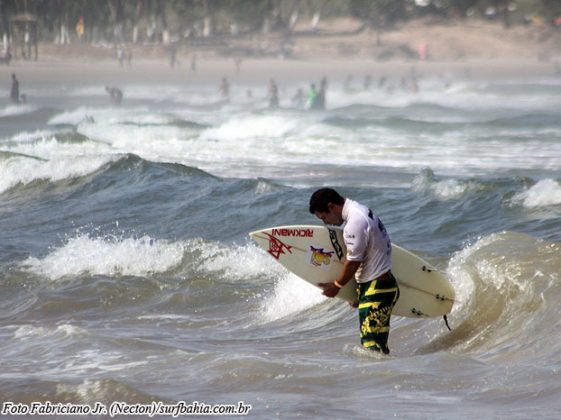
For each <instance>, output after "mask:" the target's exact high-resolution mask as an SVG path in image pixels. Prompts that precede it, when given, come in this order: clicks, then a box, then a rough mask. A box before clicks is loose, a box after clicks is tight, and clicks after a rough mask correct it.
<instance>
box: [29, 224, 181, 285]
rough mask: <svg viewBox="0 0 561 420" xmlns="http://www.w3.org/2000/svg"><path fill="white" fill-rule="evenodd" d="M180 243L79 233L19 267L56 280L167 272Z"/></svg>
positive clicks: (178, 253)
mask: <svg viewBox="0 0 561 420" xmlns="http://www.w3.org/2000/svg"><path fill="white" fill-rule="evenodd" d="M183 253H184V245H183V244H182V243H178V242H168V241H166V240H160V241H155V240H153V239H152V238H150V237H149V236H143V237H141V238H138V239H137V238H118V237H102V238H92V237H90V236H89V235H87V234H80V235H78V236H76V237H73V238H70V239H69V240H68V241H67V242H66V243H64V244H63V245H62V246H61V247H60V248H57V249H54V250H53V251H52V252H51V253H50V254H48V255H47V256H45V257H44V258H35V257H29V258H27V259H26V260H25V261H23V262H22V263H21V265H22V267H23V268H24V269H25V270H27V271H29V272H31V273H33V274H36V275H37V276H43V277H47V278H49V279H51V280H57V279H61V278H64V277H66V276H76V275H81V274H84V273H88V274H90V275H107V276H120V275H124V276H144V275H147V274H150V273H161V272H165V271H168V270H170V269H172V268H174V267H176V266H178V265H179V264H180V263H181V260H182V258H183Z"/></svg>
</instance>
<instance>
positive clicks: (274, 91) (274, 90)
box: [267, 79, 279, 109]
mask: <svg viewBox="0 0 561 420" xmlns="http://www.w3.org/2000/svg"><path fill="white" fill-rule="evenodd" d="M267 97H268V98H269V108H271V109H275V108H278V107H279V88H278V86H277V83H276V82H275V81H274V80H273V79H271V80H269V91H268V94H267Z"/></svg>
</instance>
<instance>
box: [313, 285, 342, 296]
mask: <svg viewBox="0 0 561 420" xmlns="http://www.w3.org/2000/svg"><path fill="white" fill-rule="evenodd" d="M318 286H319V287H321V288H322V289H323V294H324V296H327V297H330V298H333V297H335V296H337V293H339V290H341V289H339V288H338V287H337V286H335V284H333V283H319V284H318Z"/></svg>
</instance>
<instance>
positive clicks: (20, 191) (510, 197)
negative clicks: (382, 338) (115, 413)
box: [0, 73, 561, 419]
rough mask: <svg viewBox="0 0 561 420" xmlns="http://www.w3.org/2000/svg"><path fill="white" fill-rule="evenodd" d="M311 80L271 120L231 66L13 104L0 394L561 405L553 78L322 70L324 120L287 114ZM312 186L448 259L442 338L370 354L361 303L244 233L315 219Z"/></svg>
mask: <svg viewBox="0 0 561 420" xmlns="http://www.w3.org/2000/svg"><path fill="white" fill-rule="evenodd" d="M327 76H328V78H329V74H327ZM318 79H319V77H318ZM20 82H21V81H20ZM309 82H310V81H309V80H302V81H301V82H300V83H292V84H290V85H284V86H282V85H281V86H280V105H281V109H277V110H269V109H268V108H267V100H266V85H263V86H261V85H247V84H246V85H243V84H236V81H235V80H232V81H231V92H230V99H229V101H226V100H224V99H223V98H221V97H220V94H219V92H218V88H217V86H218V83H219V81H218V80H217V81H216V83H215V84H212V83H209V84H199V83H194V82H190V83H184V84H179V83H175V84H174V83H169V84H167V83H161V84H159V85H154V84H142V83H130V84H122V85H121V86H120V87H121V89H122V90H123V92H124V100H123V103H122V104H121V105H120V106H115V105H111V104H110V103H109V99H108V96H107V94H106V92H105V90H104V86H102V85H99V84H94V83H91V84H78V83H60V84H49V85H47V84H44V83H40V82H38V81H35V82H27V83H23V82H22V86H21V90H22V92H25V93H26V94H27V97H28V101H27V103H26V104H25V105H20V106H15V105H11V104H9V103H8V101H7V99H6V98H5V97H3V98H1V99H0V296H1V299H0V366H1V368H0V400H1V401H2V403H3V404H4V403H6V402H12V403H14V404H18V403H19V404H22V406H23V407H26V406H27V407H30V404H31V403H32V402H43V403H46V401H49V402H51V403H52V404H57V403H63V404H71V405H79V404H83V405H84V404H85V405H90V406H94V405H95V404H96V403H101V404H103V405H104V406H106V407H107V408H109V407H110V406H111V404H112V403H114V402H116V401H118V402H124V403H127V404H131V406H133V407H135V406H134V404H137V406H136V407H142V406H143V405H145V404H151V403H152V402H162V403H165V404H170V405H173V404H178V403H179V402H181V401H184V402H185V403H187V404H189V403H193V402H195V401H196V402H199V403H204V404H208V405H214V404H238V403H239V402H243V403H244V404H246V405H251V410H250V411H249V416H250V417H255V418H270V417H280V418H294V417H301V418H341V419H342V418H364V419H367V418H368V419H372V418H374V419H385V418H411V419H413V418H414V419H435V418H438V419H450V418H485V419H487V418H493V419H528V418H533V417H536V418H542V419H554V418H559V413H560V412H561V398H560V396H561V356H560V354H561V316H560V314H561V306H560V304H559V302H560V301H561V278H560V272H561V78H555V77H553V76H552V77H539V78H538V77H534V78H532V77H528V78H524V79H508V78H507V79H502V80H482V79H473V78H470V77H469V75H467V74H466V75H454V74H452V75H449V76H447V77H446V78H443V77H441V76H438V75H434V76H430V75H424V76H423V77H420V78H419V80H418V91H415V90H413V89H411V88H410V86H408V85H407V84H406V85H403V86H402V84H401V83H400V80H399V78H398V75H390V76H389V78H388V80H387V81H386V82H385V83H383V81H379V80H374V81H373V84H372V85H371V86H370V87H366V88H365V87H364V86H363V85H362V81H361V80H359V75H358V73H357V75H356V76H355V83H354V86H352V85H351V86H348V85H347V86H346V85H345V83H344V80H340V79H335V78H333V79H329V87H328V91H327V109H326V110H323V111H308V110H303V109H297V108H295V107H294V106H293V104H292V103H291V100H290V98H291V96H292V95H293V94H294V92H295V91H296V89H297V88H299V87H301V88H304V89H306V88H307V86H308V84H309ZM317 82H319V80H318V81H317ZM323 186H330V187H334V188H336V189H337V190H339V191H340V192H341V193H342V194H343V195H345V196H347V197H350V198H353V199H355V200H358V201H360V202H362V203H365V204H367V205H368V206H370V207H371V208H372V210H373V211H374V212H375V213H376V214H378V215H379V217H380V218H381V219H382V220H383V222H384V224H385V226H386V227H387V229H388V231H389V233H390V235H391V237H392V240H393V242H394V243H396V244H399V245H400V246H402V247H405V248H407V249H409V250H411V251H412V252H415V253H417V254H418V255H420V256H422V257H423V258H425V259H427V260H428V261H430V262H431V263H432V264H433V265H434V266H435V267H437V268H438V269H439V270H441V271H442V272H444V273H446V275H447V277H448V278H449V280H450V282H451V283H452V284H453V286H454V288H455V291H456V298H457V302H456V303H455V305H454V308H453V310H452V312H451V314H450V315H449V317H448V319H449V323H450V327H451V328H452V331H448V329H447V328H446V326H445V324H444V322H443V320H442V319H439V318H431V319H411V318H400V317H393V318H392V330H391V335H390V342H389V344H390V349H391V354H390V356H387V357H381V356H377V355H376V354H371V353H370V352H368V351H365V350H363V349H361V348H360V346H359V339H358V333H359V332H358V320H357V314H356V312H355V311H356V310H354V309H352V308H350V307H349V306H348V305H347V304H345V303H343V302H341V301H339V300H329V299H326V298H324V297H322V295H321V293H320V292H319V290H317V289H315V288H313V287H312V286H309V285H307V284H306V283H304V282H302V281H300V280H298V278H296V277H295V276H294V275H291V274H289V273H288V272H287V271H285V270H284V269H283V268H282V267H281V266H280V265H278V264H277V263H276V262H275V261H274V259H273V258H271V256H270V255H268V254H267V253H266V252H264V251H263V250H261V249H259V248H258V247H257V246H256V245H255V244H254V243H252V241H251V240H250V238H249V237H248V232H250V231H253V230H256V229H260V228H266V227H270V226H276V225H285V224H316V223H317V224H319V223H320V221H319V220H317V219H315V218H314V217H313V216H312V215H310V214H309V213H308V211H307V203H308V198H309V196H310V194H311V193H312V192H313V191H314V190H315V189H316V188H318V187H323ZM7 414H10V413H7ZM136 414H138V413H136ZM108 415H109V414H108ZM108 415H107V416H108ZM8 417H9V416H8ZM84 418H93V416H91V415H90V416H84ZM129 418H130V417H129Z"/></svg>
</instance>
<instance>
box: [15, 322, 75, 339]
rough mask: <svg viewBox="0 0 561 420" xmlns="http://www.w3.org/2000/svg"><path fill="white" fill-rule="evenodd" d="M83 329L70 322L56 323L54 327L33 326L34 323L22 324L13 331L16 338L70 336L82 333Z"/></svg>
mask: <svg viewBox="0 0 561 420" xmlns="http://www.w3.org/2000/svg"><path fill="white" fill-rule="evenodd" d="M84 333H85V330H83V329H82V328H79V327H76V326H74V325H71V324H62V325H58V326H57V327H56V328H52V327H44V326H35V325H22V326H20V327H18V329H17V330H16V331H15V332H14V338H16V339H28V338H32V337H51V336H62V337H70V336H73V335H77V334H84Z"/></svg>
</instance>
